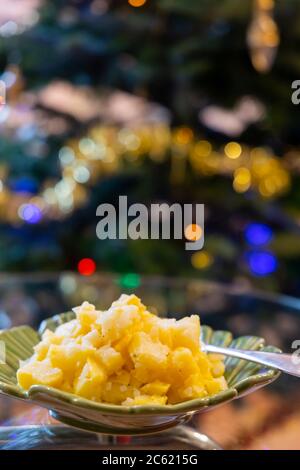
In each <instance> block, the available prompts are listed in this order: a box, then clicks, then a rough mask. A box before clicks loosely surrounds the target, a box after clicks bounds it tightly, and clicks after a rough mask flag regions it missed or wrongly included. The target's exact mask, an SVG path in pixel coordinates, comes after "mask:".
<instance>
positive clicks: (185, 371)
mask: <svg viewBox="0 0 300 470" xmlns="http://www.w3.org/2000/svg"><path fill="white" fill-rule="evenodd" d="M198 370H199V368H198V366H197V362H196V361H195V359H194V357H193V353H192V351H191V350H190V349H188V348H183V347H180V348H177V349H175V350H174V351H172V353H171V360H170V365H169V376H170V377H171V378H172V377H174V378H175V380H182V379H183V378H184V377H187V376H189V375H191V374H196V373H197V372H198Z"/></svg>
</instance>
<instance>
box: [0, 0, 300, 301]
mask: <svg viewBox="0 0 300 470" xmlns="http://www.w3.org/2000/svg"><path fill="white" fill-rule="evenodd" d="M15 1H16V3H21V2H25V3H26V4H28V5H27V7H28V11H29V8H30V15H29V20H28V21H27V23H26V24H21V23H20V19H19V18H17V19H15V20H14V21H12V20H11V19H10V18H7V13H6V16H5V15H4V12H3V13H2V14H1V12H0V18H1V15H3V18H5V19H3V18H2V20H1V22H2V26H1V24H0V34H1V36H2V37H1V43H0V68H1V70H2V77H1V79H2V80H3V81H4V82H5V83H6V86H7V106H5V107H4V108H3V109H2V111H1V113H0V119H1V126H2V128H1V142H0V179H1V181H2V183H1V185H2V186H1V189H2V191H1V192H0V218H1V226H0V231H1V232H0V234H1V236H0V243H1V253H2V256H1V260H0V263H1V264H0V268H1V269H2V270H11V271H16V270H18V271H28V270H32V269H34V270H58V269H71V270H74V269H76V267H77V263H78V262H79V260H80V259H82V258H86V257H89V258H92V259H94V260H95V262H96V264H97V268H98V269H100V270H101V269H103V270H109V271H118V272H122V273H128V272H129V273H146V274H168V275H178V276H179V275H180V276H182V275H183V276H185V275H186V276H198V277H205V278H210V279H214V280H222V281H225V282H229V281H231V280H233V279H245V280H247V279H248V280H250V281H251V282H252V283H253V284H257V285H259V286H264V287H266V288H271V289H276V290H279V289H280V290H283V291H285V292H287V293H297V292H298V291H299V289H300V286H299V283H298V280H297V276H296V274H297V266H298V263H299V258H300V244H299V241H298V238H299V220H300V213H299V205H298V200H299V198H300V191H299V187H300V186H299V176H298V170H299V163H298V158H299V156H298V155H299V152H298V151H297V146H298V145H299V140H300V137H299V132H298V122H299V120H298V119H299V117H298V116H299V108H298V107H297V106H294V105H293V104H292V102H291V92H292V90H291V84H292V82H293V81H294V80H295V79H297V77H298V76H299V73H300V58H299V54H298V52H297V51H298V48H299V45H300V28H299V21H300V8H299V4H298V2H297V0H285V1H283V0H278V1H277V2H276V5H275V8H273V7H274V5H273V1H272V0H255V1H250V0H249V1H244V2H238V1H237V0H223V1H221V2H220V1H219V0H198V1H194V2H186V1H184V0H172V1H171V0H147V1H145V0H128V1H127V0H119V1H114V0H111V1H110V0H69V1H66V0H51V1H45V2H43V4H42V5H41V7H40V9H39V13H38V14H37V13H36V11H35V9H34V8H33V4H34V6H35V5H36V4H37V3H39V2H38V1H34V2H33V1H28V0H15ZM12 3H14V2H12ZM23 18H24V15H23ZM136 97H139V98H138V99H137V98H136ZM115 126H117V128H116V127H115ZM169 126H171V127H169ZM275 155H276V157H275ZM119 194H127V195H128V197H129V202H144V203H146V204H150V203H151V202H175V201H176V202H181V203H187V202H201V203H205V204H206V227H205V247H204V250H203V251H201V252H199V253H191V252H186V251H185V250H184V240H183V241H155V240H152V241H151V240H138V241H109V240H107V241H99V240H98V239H97V238H96V234H95V227H96V223H97V218H96V215H95V214H96V207H97V205H98V204H100V203H101V202H104V201H105V202H116V200H117V197H118V195H119ZM133 279H134V277H133Z"/></svg>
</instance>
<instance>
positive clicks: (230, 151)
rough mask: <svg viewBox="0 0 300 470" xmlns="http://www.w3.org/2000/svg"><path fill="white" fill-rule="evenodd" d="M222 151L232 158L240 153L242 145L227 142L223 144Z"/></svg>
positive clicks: (237, 156)
mask: <svg viewBox="0 0 300 470" xmlns="http://www.w3.org/2000/svg"><path fill="white" fill-rule="evenodd" d="M224 152H225V154H226V156H227V157H228V158H232V159H233V160H234V159H236V158H239V156H240V155H241V153H242V147H241V146H240V144H238V143H237V142H228V144H226V145H225V148H224Z"/></svg>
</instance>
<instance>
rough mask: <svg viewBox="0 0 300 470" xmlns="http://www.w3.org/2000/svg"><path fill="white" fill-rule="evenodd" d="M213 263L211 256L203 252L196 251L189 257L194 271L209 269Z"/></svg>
mask: <svg viewBox="0 0 300 470" xmlns="http://www.w3.org/2000/svg"><path fill="white" fill-rule="evenodd" d="M213 261H214V259H213V256H212V255H211V254H210V253H208V251H205V250H203V251H197V252H196V253H193V254H192V256H191V263H192V266H193V267H194V268H195V269H206V268H209V267H210V266H211V265H212V263H213Z"/></svg>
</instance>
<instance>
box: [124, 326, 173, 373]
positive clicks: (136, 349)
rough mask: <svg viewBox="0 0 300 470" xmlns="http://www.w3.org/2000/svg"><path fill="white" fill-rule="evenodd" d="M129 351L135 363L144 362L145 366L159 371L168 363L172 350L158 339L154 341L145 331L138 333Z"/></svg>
mask: <svg viewBox="0 0 300 470" xmlns="http://www.w3.org/2000/svg"><path fill="white" fill-rule="evenodd" d="M129 353H130V356H131V358H132V360H133V362H134V364H143V366H144V367H145V368H148V369H151V370H152V369H153V370H154V371H155V370H156V371H157V372H159V370H158V369H159V368H160V369H161V370H163V369H165V368H166V367H167V365H168V355H169V353H170V350H169V348H168V347H167V346H165V345H163V344H162V343H160V342H158V341H153V340H152V339H151V337H150V336H149V335H147V334H146V333H143V332H139V333H136V334H135V335H134V336H133V339H132V341H131V343H130V345H129Z"/></svg>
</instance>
